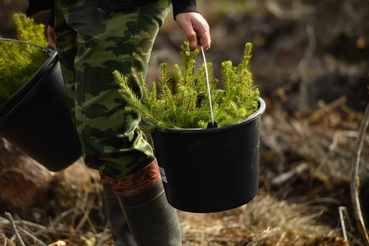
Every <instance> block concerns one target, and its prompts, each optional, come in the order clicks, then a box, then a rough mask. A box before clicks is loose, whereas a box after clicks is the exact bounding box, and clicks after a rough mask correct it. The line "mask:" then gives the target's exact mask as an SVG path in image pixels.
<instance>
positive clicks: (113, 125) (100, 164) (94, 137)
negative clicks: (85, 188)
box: [54, 0, 171, 179]
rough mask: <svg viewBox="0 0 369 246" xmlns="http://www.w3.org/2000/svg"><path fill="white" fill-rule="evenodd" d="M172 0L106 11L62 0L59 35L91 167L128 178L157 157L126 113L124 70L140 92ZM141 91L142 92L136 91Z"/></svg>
mask: <svg viewBox="0 0 369 246" xmlns="http://www.w3.org/2000/svg"><path fill="white" fill-rule="evenodd" d="M170 5H171V4H170V0H158V1H154V2H151V3H147V4H144V5H142V6H140V7H138V8H133V9H129V10H122V11H113V12H111V13H104V14H103V13H100V12H99V10H98V9H99V4H98V1H97V0H56V1H55V28H54V29H55V35H56V44H57V51H58V54H59V61H60V65H61V69H62V73H63V77H64V81H65V86H66V89H67V95H68V98H69V103H70V107H71V113H72V118H73V121H74V124H75V126H76V129H77V132H78V134H79V138H80V141H81V144H82V151H83V157H84V161H85V163H86V165H87V166H89V167H91V168H94V169H97V170H100V171H102V172H103V173H104V174H105V175H107V176H108V177H110V178H114V179H117V178H124V177H126V176H128V175H130V174H133V173H135V172H137V171H139V170H141V169H142V168H144V167H146V166H147V165H149V164H150V163H151V162H152V161H153V160H154V159H155V157H154V155H153V152H152V149H151V147H150V145H149V144H148V143H147V141H146V137H145V135H144V134H143V133H142V132H141V131H139V130H138V124H139V122H140V118H139V116H137V115H135V114H132V113H124V110H123V109H124V106H125V105H124V102H123V101H122V99H121V98H120V94H119V93H118V85H117V84H115V83H114V80H113V76H112V72H113V71H114V70H118V71H120V72H121V73H123V74H125V75H126V76H128V78H129V82H130V86H132V87H133V88H136V89H137V83H138V77H139V73H140V72H144V73H146V69H147V65H148V62H149V58H150V54H151V50H152V46H153V43H154V40H155V38H156V35H157V33H158V30H159V27H160V26H161V25H162V23H163V21H164V19H165V17H166V15H167V14H168V11H169V9H170ZM136 91H138V89H137V90H136Z"/></svg>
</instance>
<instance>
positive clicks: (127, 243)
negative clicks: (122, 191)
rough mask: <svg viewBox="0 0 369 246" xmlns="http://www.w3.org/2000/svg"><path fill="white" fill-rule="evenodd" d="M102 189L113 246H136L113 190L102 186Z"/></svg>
mask: <svg viewBox="0 0 369 246" xmlns="http://www.w3.org/2000/svg"><path fill="white" fill-rule="evenodd" d="M103 188H104V197H105V204H106V210H107V212H108V218H109V222H110V230H111V233H112V236H113V239H114V246H137V243H136V242H135V240H134V239H133V237H132V234H131V231H130V230H129V227H128V223H127V221H126V218H125V216H124V213H123V211H122V209H121V207H120V202H119V200H118V198H117V196H116V195H115V194H114V192H113V188H112V187H111V186H110V185H104V186H103Z"/></svg>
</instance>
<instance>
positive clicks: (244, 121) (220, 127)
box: [141, 97, 266, 134]
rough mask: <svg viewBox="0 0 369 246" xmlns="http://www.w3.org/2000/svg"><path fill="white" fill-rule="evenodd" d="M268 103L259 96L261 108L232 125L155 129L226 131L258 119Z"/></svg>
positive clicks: (205, 131) (172, 131) (165, 130)
mask: <svg viewBox="0 0 369 246" xmlns="http://www.w3.org/2000/svg"><path fill="white" fill-rule="evenodd" d="M265 109H266V104H265V101H264V100H263V99H262V98H261V97H259V109H258V110H257V111H256V112H255V113H253V114H252V115H250V116H248V117H246V118H244V119H243V120H241V121H237V122H235V123H233V124H231V125H226V126H219V127H217V128H207V129H205V128H179V129H177V128H160V127H156V128H155V131H159V132H163V133H174V134H187V133H196V134H197V133H210V132H219V131H226V130H229V129H231V128H234V127H239V126H242V125H245V124H248V123H250V122H252V121H255V120H256V119H258V118H260V116H261V115H262V114H263V113H264V112H265ZM141 121H142V123H143V124H144V125H151V123H150V122H149V121H147V120H144V119H141Z"/></svg>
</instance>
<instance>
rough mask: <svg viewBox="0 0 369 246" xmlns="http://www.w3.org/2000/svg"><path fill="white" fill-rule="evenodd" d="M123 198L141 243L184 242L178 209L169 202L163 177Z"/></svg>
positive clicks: (141, 245)
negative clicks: (144, 189)
mask: <svg viewBox="0 0 369 246" xmlns="http://www.w3.org/2000/svg"><path fill="white" fill-rule="evenodd" d="M119 200H120V203H121V207H122V209H123V212H124V214H125V216H126V219H127V222H128V224H129V227H130V228H131V232H132V234H133V237H134V238H135V240H136V242H137V244H138V245H139V246H180V245H182V234H181V227H180V224H179V219H178V214H177V210H176V209H174V208H173V207H172V206H170V205H169V203H168V201H167V198H166V196H165V192H164V188H163V184H162V182H161V181H159V182H158V183H157V184H155V185H154V186H153V187H151V188H150V189H148V190H146V191H145V192H143V193H141V194H138V195H135V196H131V197H119Z"/></svg>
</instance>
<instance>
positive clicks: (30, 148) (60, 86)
mask: <svg viewBox="0 0 369 246" xmlns="http://www.w3.org/2000/svg"><path fill="white" fill-rule="evenodd" d="M0 136H1V137H3V138H5V139H6V140H8V141H9V142H10V143H12V144H13V145H14V146H16V147H17V148H19V149H20V150H22V151H23V152H24V153H26V154H27V155H29V156H30V157H31V158H33V159H34V160H36V161H37V162H39V163H40V164H41V165H43V166H45V167H46V168H47V169H49V170H51V171H60V170H63V169H65V168H67V167H68V166H70V165H71V164H73V163H74V162H75V161H76V160H77V159H79V158H80V157H81V153H82V152H81V144H80V141H79V138H78V135H77V132H76V130H75V128H74V125H73V123H72V120H71V115H70V109H69V105H68V99H67V95H66V91H65V87H64V81H63V77H62V74H61V70H60V65H59V62H58V56H57V52H53V53H52V54H51V55H50V58H48V59H47V60H46V62H45V63H44V64H43V65H42V66H41V68H40V69H39V70H38V71H37V72H36V73H35V74H34V75H33V76H32V78H31V79H30V80H29V81H28V82H27V83H26V84H25V85H24V86H23V87H22V88H21V89H20V90H19V91H17V92H16V93H15V95H14V96H12V97H11V98H10V99H9V100H7V101H6V102H5V103H4V104H2V105H1V106H0Z"/></svg>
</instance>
